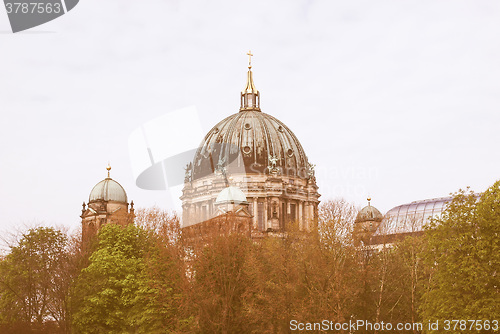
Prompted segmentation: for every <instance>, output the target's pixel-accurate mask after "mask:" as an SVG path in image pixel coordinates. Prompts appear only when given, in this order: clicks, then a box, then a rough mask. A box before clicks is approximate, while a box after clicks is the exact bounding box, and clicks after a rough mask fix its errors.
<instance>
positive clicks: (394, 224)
mask: <svg viewBox="0 0 500 334" xmlns="http://www.w3.org/2000/svg"><path fill="white" fill-rule="evenodd" d="M452 199H453V197H451V196H449V197H441V198H433V199H426V200H423V201H415V202H411V203H408V204H403V205H399V206H396V207H395V208H392V209H391V210H389V211H388V212H387V213H386V214H385V216H384V219H383V220H382V223H381V224H380V226H379V228H378V229H377V231H376V232H375V235H387V234H397V233H411V232H419V231H422V228H423V226H424V225H425V224H426V223H428V222H429V220H430V218H439V217H440V216H441V214H442V213H443V211H444V210H445V209H446V205H447V204H448V203H449V202H450V201H451V200H452Z"/></svg>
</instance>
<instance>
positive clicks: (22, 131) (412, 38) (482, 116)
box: [0, 0, 500, 231]
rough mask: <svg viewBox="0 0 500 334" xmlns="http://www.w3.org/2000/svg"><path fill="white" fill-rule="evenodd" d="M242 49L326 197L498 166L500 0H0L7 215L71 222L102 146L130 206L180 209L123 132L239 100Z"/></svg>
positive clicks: (4, 225)
mask: <svg viewBox="0 0 500 334" xmlns="http://www.w3.org/2000/svg"><path fill="white" fill-rule="evenodd" d="M249 49H250V50H252V52H253V54H254V57H253V72H254V80H255V84H256V87H257V89H259V91H260V93H261V99H262V101H261V108H262V111H264V112H266V113H268V114H271V115H273V116H275V117H277V118H278V119H280V120H281V121H282V122H283V123H285V124H286V125H287V126H288V127H289V128H290V129H291V130H292V131H293V132H294V133H295V134H296V135H297V137H298V138H299V140H300V141H301V143H302V146H303V147H304V149H305V151H306V154H307V155H308V157H309V160H310V161H311V162H312V163H314V164H316V166H317V167H316V169H317V181H318V185H319V191H320V193H321V194H322V197H321V200H326V199H329V198H335V197H345V198H347V199H348V200H350V201H352V202H354V203H356V205H359V206H364V205H365V203H366V197H367V196H368V195H370V196H371V197H372V199H373V200H372V204H373V205H374V206H376V207H378V208H379V209H380V210H381V211H382V212H383V213H385V212H386V211H388V210H389V209H391V208H392V207H394V206H397V205H399V204H403V203H408V202H411V201H414V200H420V199H426V198H434V197H442V196H447V195H448V194H449V193H450V192H454V191H456V190H458V189H459V188H464V187H466V186H471V187H472V188H473V189H474V190H476V191H483V190H485V189H486V188H487V187H488V186H490V185H491V184H493V183H494V182H495V181H496V180H498V179H500V150H499V143H500V131H499V124H500V112H499V110H500V94H499V87H500V64H499V60H500V2H498V1H495V0H491V1H477V0H475V1H472V0H471V1H457V0H450V1H435V0H433V1H422V0H418V1H368V0H367V1H351V0H350V1H234V0H233V1H165V0H162V1H160V0H141V1H130V0H106V1H102V0H101V1H98V0H81V1H80V3H79V4H78V6H77V7H75V8H74V9H73V10H72V11H71V12H69V13H68V14H66V15H64V16H63V17H61V18H59V19H56V20H54V21H53V22H50V23H47V24H45V25H42V26H39V27H37V28H34V29H31V30H29V31H27V32H24V33H17V34H12V33H11V32H10V26H9V23H8V19H7V15H6V12H5V10H3V9H0V50H1V53H0V112H1V124H2V129H1V131H0V159H1V160H0V230H1V231H5V230H11V229H13V228H15V227H16V226H21V225H24V224H28V225H29V224H33V223H36V222H38V223H41V222H43V223H45V224H50V225H55V224H58V225H66V226H68V227H70V228H77V227H78V226H79V224H80V218H79V215H80V212H81V204H82V202H83V201H85V202H87V201H88V196H89V193H90V190H91V189H92V187H93V186H94V185H95V184H96V183H97V182H99V181H100V180H102V179H103V178H104V177H105V176H106V170H105V167H106V165H107V163H108V161H109V162H110V163H111V165H112V167H113V169H112V171H111V172H112V175H111V176H112V177H113V178H114V179H115V180H117V181H118V182H120V183H121V184H122V185H123V187H124V188H125V189H126V191H127V193H128V196H129V199H133V200H134V202H135V203H136V207H149V206H152V205H155V204H156V205H158V206H160V207H162V208H165V209H172V208H173V205H172V203H173V202H172V199H171V194H170V192H169V191H147V190H142V189H139V188H138V187H136V185H135V179H134V175H133V173H132V168H131V162H130V156H129V147H128V138H129V136H130V134H131V133H132V132H133V131H134V130H135V129H137V128H138V127H140V126H141V125H142V124H144V123H146V122H148V121H150V120H152V119H155V118H157V117H160V116H162V115H165V114H166V113H169V112H172V111H175V110H177V109H179V108H183V107H187V106H195V107H196V108H197V110H198V113H199V115H200V121H201V124H202V128H203V131H205V132H206V131H208V130H209V129H210V128H211V127H212V126H213V125H215V124H216V123H217V122H219V121H220V120H221V119H223V118H224V117H226V116H229V115H231V114H233V113H236V112H238V108H239V94H240V91H241V90H242V88H243V87H244V84H245V80H246V70H247V68H246V66H247V62H248V58H247V56H246V52H247V51H248V50H249ZM175 144H176V143H175V142H173V143H171V145H175Z"/></svg>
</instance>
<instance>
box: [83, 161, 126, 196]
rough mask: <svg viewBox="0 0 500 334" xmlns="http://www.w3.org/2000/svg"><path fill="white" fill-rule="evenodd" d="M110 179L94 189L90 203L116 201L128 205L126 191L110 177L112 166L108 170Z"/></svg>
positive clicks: (106, 179)
mask: <svg viewBox="0 0 500 334" xmlns="http://www.w3.org/2000/svg"><path fill="white" fill-rule="evenodd" d="M106 169H107V170H108V177H107V178H105V179H104V180H102V181H101V182H99V183H98V184H96V185H95V186H94V188H92V191H91V192H90V196H89V203H91V202H94V201H115V202H122V203H127V193H126V192H125V189H123V187H122V186H121V185H120V184H119V183H118V182H116V181H115V180H113V179H112V178H111V177H110V170H111V166H108V167H107V168H106Z"/></svg>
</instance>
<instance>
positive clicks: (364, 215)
mask: <svg viewBox="0 0 500 334" xmlns="http://www.w3.org/2000/svg"><path fill="white" fill-rule="evenodd" d="M370 200H371V198H368V205H367V206H365V207H364V208H363V209H361V210H360V211H359V212H358V215H357V216H356V220H355V221H354V222H355V223H363V222H368V221H375V222H381V221H382V219H383V218H384V216H383V215H382V214H381V213H380V211H378V209H377V208H376V207H374V206H371V205H370Z"/></svg>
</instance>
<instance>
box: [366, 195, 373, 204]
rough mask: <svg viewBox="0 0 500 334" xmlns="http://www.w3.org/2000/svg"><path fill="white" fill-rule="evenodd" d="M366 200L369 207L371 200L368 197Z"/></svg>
mask: <svg viewBox="0 0 500 334" xmlns="http://www.w3.org/2000/svg"><path fill="white" fill-rule="evenodd" d="M366 200H367V201H368V205H370V202H371V200H372V198H371V197H370V196H368V198H367V199H366Z"/></svg>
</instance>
